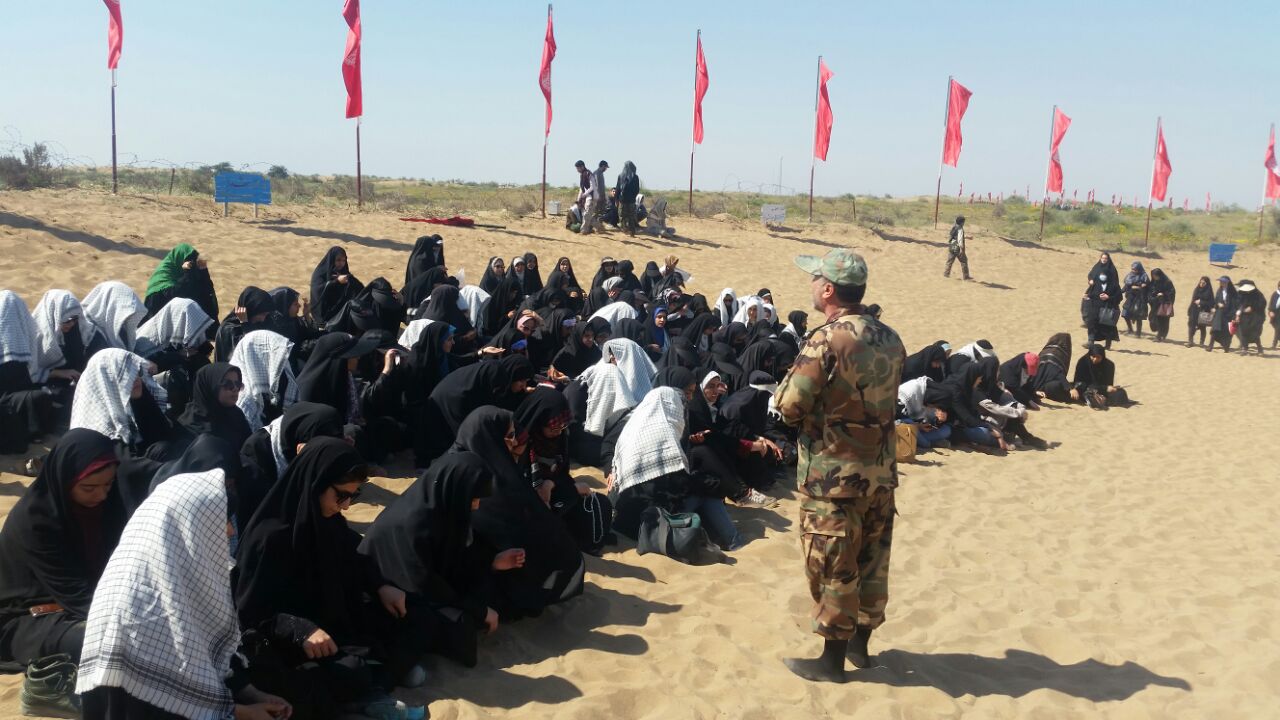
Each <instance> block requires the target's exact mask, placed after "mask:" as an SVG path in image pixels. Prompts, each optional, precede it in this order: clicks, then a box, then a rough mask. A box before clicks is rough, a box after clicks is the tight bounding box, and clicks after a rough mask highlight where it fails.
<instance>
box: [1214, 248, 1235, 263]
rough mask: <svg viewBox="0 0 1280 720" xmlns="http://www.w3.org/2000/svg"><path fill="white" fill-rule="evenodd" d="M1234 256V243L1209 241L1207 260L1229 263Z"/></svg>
mask: <svg viewBox="0 0 1280 720" xmlns="http://www.w3.org/2000/svg"><path fill="white" fill-rule="evenodd" d="M1235 256H1236V244H1235V243H1209V262H1211V263H1222V264H1226V265H1230V264H1231V260H1232V259H1233V258H1234V257H1235Z"/></svg>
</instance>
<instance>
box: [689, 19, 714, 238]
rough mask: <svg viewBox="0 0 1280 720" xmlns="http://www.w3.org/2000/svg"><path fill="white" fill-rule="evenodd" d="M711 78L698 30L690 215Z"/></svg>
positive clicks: (695, 61) (690, 148) (690, 147)
mask: <svg viewBox="0 0 1280 720" xmlns="http://www.w3.org/2000/svg"><path fill="white" fill-rule="evenodd" d="M710 84H711V78H710V77H709V76H708V75H707V58H706V57H705V56H704V55H703V54H702V30H701V29H699V30H698V51H697V54H696V55H694V58H693V144H692V145H690V146H689V216H690V217H692V216H693V151H694V149H695V148H696V147H697V146H698V145H701V144H702V98H703V97H705V96H706V94H707V86H708V85H710Z"/></svg>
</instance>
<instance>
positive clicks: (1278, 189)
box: [1258, 123, 1280, 242]
mask: <svg viewBox="0 0 1280 720" xmlns="http://www.w3.org/2000/svg"><path fill="white" fill-rule="evenodd" d="M1262 165H1263V167H1265V168H1266V169H1267V181H1266V183H1265V184H1264V185H1263V187H1262V205H1260V206H1259V207H1258V242H1262V224H1263V213H1264V212H1265V211H1266V209H1267V205H1268V204H1269V203H1270V202H1271V201H1272V200H1275V199H1276V198H1280V166H1278V165H1277V163H1276V124H1275V123H1271V140H1270V141H1269V142H1268V143H1267V154H1266V157H1265V158H1264V159H1263V161H1262Z"/></svg>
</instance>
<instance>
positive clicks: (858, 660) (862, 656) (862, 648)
mask: <svg viewBox="0 0 1280 720" xmlns="http://www.w3.org/2000/svg"><path fill="white" fill-rule="evenodd" d="M870 641H871V628H869V627H862V626H861V625H859V626H858V629H857V631H856V632H854V633H853V641H852V642H850V643H849V662H851V663H853V666H854V667H856V668H858V669H859V670H866V669H867V668H869V667H875V665H876V663H875V661H874V660H872V659H871V653H869V652H868V651H867V643H868V642H870Z"/></svg>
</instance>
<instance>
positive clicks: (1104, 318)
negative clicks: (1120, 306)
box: [1098, 307, 1120, 325]
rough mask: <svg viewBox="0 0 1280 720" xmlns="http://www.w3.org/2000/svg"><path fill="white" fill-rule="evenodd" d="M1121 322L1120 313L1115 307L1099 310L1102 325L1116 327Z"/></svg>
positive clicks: (1099, 320) (1099, 319) (1099, 321)
mask: <svg viewBox="0 0 1280 720" xmlns="http://www.w3.org/2000/svg"><path fill="white" fill-rule="evenodd" d="M1119 321H1120V311H1119V310H1117V309H1115V308H1113V307H1104V308H1101V309H1099V310H1098V323H1099V324H1102V325H1115V324H1116V323H1117V322H1119Z"/></svg>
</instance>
